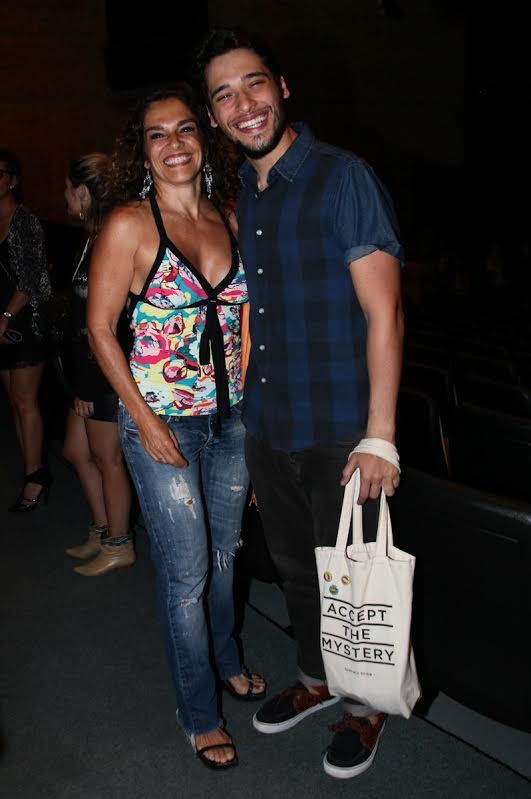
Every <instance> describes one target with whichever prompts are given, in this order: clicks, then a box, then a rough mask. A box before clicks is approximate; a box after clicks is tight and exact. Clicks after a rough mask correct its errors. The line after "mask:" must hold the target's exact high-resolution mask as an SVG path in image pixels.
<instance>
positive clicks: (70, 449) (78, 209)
mask: <svg viewBox="0 0 531 799" xmlns="http://www.w3.org/2000/svg"><path fill="white" fill-rule="evenodd" d="M65 184H66V186H65V199H66V202H67V206H68V213H69V214H70V216H73V217H76V218H78V219H79V220H80V222H81V224H82V225H83V227H84V229H85V231H86V233H87V240H86V243H85V247H84V249H83V252H82V254H81V257H80V259H79V261H78V263H77V266H76V268H75V271H74V274H73V277H72V321H73V327H74V330H73V341H72V352H71V356H72V359H71V360H72V363H71V368H70V370H69V371H70V375H69V377H70V381H71V383H72V387H73V393H74V395H75V397H74V400H73V407H72V408H71V410H70V411H69V413H68V419H67V424H66V435H65V441H64V445H63V454H64V456H65V458H66V459H67V460H69V461H70V462H71V463H72V464H73V466H74V468H75V470H76V472H77V474H78V476H79V479H80V482H81V485H82V488H83V491H84V493H85V496H86V498H87V502H88V504H89V508H90V512H91V515H92V521H91V523H90V525H89V531H88V532H89V534H88V538H87V540H86V541H85V542H84V543H83V544H81V545H79V546H75V547H72V548H70V549H67V550H66V552H67V554H69V555H71V556H73V557H76V558H81V559H83V558H90V557H93V560H91V561H90V562H89V563H86V564H84V565H82V566H78V567H76V569H75V570H74V571H76V572H78V573H79V574H83V575H84V576H87V577H97V576H99V575H101V574H106V573H107V572H109V571H112V570H113V569H118V568H121V567H123V566H131V565H132V564H133V563H134V562H135V553H134V549H133V543H132V540H131V536H130V534H129V513H130V508H131V488H130V483H129V476H128V474H127V471H126V468H125V466H124V462H123V459H122V450H121V446H120V439H119V436H118V425H117V411H118V398H117V396H116V394H115V393H114V391H113V390H112V388H111V386H110V385H109V383H108V382H107V380H106V378H105V377H104V375H103V373H102V372H101V370H100V368H99V366H98V365H97V363H96V361H95V359H94V356H93V355H92V352H91V350H90V347H89V344H88V339H87V328H86V321H85V311H86V303H87V291H88V280H89V267H90V255H91V251H92V246H93V244H94V242H95V240H96V236H97V235H98V231H99V228H100V225H101V222H102V219H103V216H104V214H105V213H106V211H107V210H108V207H109V202H110V196H109V194H110V191H109V160H108V158H107V156H106V155H104V154H102V153H91V154H89V155H85V156H83V157H82V158H79V159H77V160H76V161H72V163H71V164H70V166H69V169H68V172H67V176H66V180H65Z"/></svg>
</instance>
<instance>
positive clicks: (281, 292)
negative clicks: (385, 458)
mask: <svg viewBox="0 0 531 799" xmlns="http://www.w3.org/2000/svg"><path fill="white" fill-rule="evenodd" d="M293 127H294V128H295V130H296V131H297V133H298V136H297V138H296V139H295V141H294V142H293V143H292V144H291V146H290V147H289V149H288V150H287V151H286V153H284V155H283V156H282V157H281V158H280V159H279V160H278V161H277V163H276V164H275V165H274V166H273V168H272V169H271V170H270V172H269V176H268V186H267V188H266V189H265V190H264V191H263V192H261V193H259V192H258V190H257V181H256V172H255V170H254V168H253V167H252V166H251V164H249V163H245V164H244V165H243V166H242V168H241V169H240V179H241V182H242V191H241V194H240V197H239V199H238V204H237V217H238V227H239V244H240V251H241V255H242V259H243V263H244V266H245V270H246V275H247V284H248V290H249V296H250V301H251V314H250V329H251V341H252V347H251V357H250V362H249V367H248V371H247V376H246V385H245V403H244V417H243V419H244V423H245V425H246V427H247V430H248V431H249V433H250V434H251V435H252V436H254V437H255V438H257V439H259V440H262V441H265V442H266V443H268V444H269V445H270V446H271V447H273V448H275V449H281V450H285V451H289V452H294V451H300V450H303V449H306V448H308V447H311V446H313V445H315V444H317V443H322V442H335V441H346V440H351V439H352V438H353V437H355V436H356V435H359V433H360V431H363V429H364V428H365V426H366V422H367V412H368V394H369V383H368V375H367V362H366V353H365V344H366V334H367V326H366V321H365V317H364V315H363V312H362V309H361V307H360V305H359V302H358V300H357V297H356V295H355V292H354V288H353V284H352V278H351V275H350V271H349V269H348V265H349V264H350V263H351V262H352V261H355V260H357V259H358V258H361V257H363V256H365V255H368V254H370V253H372V252H375V251H376V250H383V251H384V252H387V253H389V254H391V255H393V256H394V257H396V258H397V259H398V260H399V261H400V262H403V251H402V247H401V244H400V241H399V234H398V225H397V222H396V218H395V214H394V210H393V206H392V202H391V199H390V197H389V195H388V193H387V190H386V189H385V187H384V186H383V185H382V183H381V182H380V181H379V180H378V178H377V177H376V175H375V174H374V172H373V170H372V169H371V167H370V166H369V165H368V164H366V163H365V162H364V161H363V160H362V159H360V158H358V157H357V156H355V155H353V154H352V153H350V152H347V151H346V150H341V149H339V148H337V147H332V146H331V145H328V144H325V143H323V142H320V141H318V140H316V139H315V137H314V136H313V134H312V133H311V131H310V130H309V128H308V127H307V126H306V125H294V126H293Z"/></svg>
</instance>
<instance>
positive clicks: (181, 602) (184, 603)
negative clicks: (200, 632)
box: [177, 597, 199, 608]
mask: <svg viewBox="0 0 531 799" xmlns="http://www.w3.org/2000/svg"><path fill="white" fill-rule="evenodd" d="M198 602H199V600H198V599H196V598H195V597H192V599H178V600H177V605H178V606H179V607H180V608H189V607H190V605H197V603H198Z"/></svg>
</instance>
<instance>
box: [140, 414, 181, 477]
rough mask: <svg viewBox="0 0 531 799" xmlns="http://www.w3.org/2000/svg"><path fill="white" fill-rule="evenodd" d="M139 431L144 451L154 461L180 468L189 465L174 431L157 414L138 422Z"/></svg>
mask: <svg viewBox="0 0 531 799" xmlns="http://www.w3.org/2000/svg"><path fill="white" fill-rule="evenodd" d="M137 429H138V433H139V435H140V440H141V442H142V445H143V447H144V449H145V450H146V452H147V453H148V455H151V457H152V458H153V460H154V461H157V463H168V464H170V465H171V466H177V467H178V468H182V467H183V466H187V465H188V461H187V460H186V458H185V457H183V455H182V453H181V450H180V449H179V442H178V441H177V439H176V438H175V436H174V434H173V431H172V430H171V428H170V427H169V425H167V424H166V422H164V421H163V420H162V419H159V417H158V416H157V415H156V414H155V413H151V414H150V415H149V416H146V417H145V419H142V421H139V422H137Z"/></svg>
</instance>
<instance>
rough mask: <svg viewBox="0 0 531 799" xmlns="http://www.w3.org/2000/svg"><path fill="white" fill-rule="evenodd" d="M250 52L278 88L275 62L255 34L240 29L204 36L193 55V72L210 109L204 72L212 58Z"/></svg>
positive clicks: (222, 29)
mask: <svg viewBox="0 0 531 799" xmlns="http://www.w3.org/2000/svg"><path fill="white" fill-rule="evenodd" d="M241 49H245V50H252V51H253V53H256V55H257V56H258V57H259V58H261V60H262V61H263V63H264V65H265V66H266V67H267V68H268V70H269V71H270V72H271V74H272V76H273V79H274V81H275V83H276V84H277V86H279V87H280V77H281V75H282V73H281V71H280V68H279V66H278V63H277V60H276V58H275V56H274V54H273V52H272V51H271V49H270V48H269V46H268V45H267V44H266V43H265V42H264V41H263V39H262V38H261V37H260V36H258V35H257V34H255V33H249V32H247V31H244V30H242V29H241V28H217V29H214V30H212V31H210V33H208V34H207V35H206V37H205V38H204V39H203V41H202V43H201V44H200V46H199V47H198V49H197V52H196V54H195V72H196V80H197V85H198V86H199V88H200V91H201V94H202V97H203V100H204V101H205V103H206V104H207V106H208V107H209V108H210V98H209V96H208V89H207V85H206V81H205V70H206V68H207V66H208V65H209V64H210V62H211V61H212V59H213V58H216V57H217V56H219V55H225V53H230V52H231V50H241Z"/></svg>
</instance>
